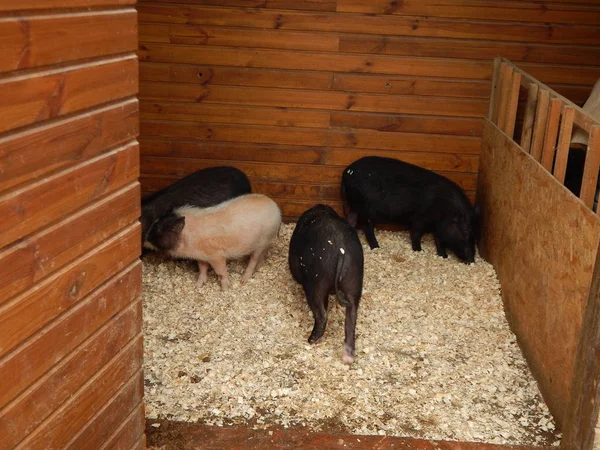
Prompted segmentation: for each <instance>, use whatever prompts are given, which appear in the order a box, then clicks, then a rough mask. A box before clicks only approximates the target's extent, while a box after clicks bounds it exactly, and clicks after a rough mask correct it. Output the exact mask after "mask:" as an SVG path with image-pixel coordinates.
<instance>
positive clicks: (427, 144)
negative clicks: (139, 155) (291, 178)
mask: <svg viewBox="0 0 600 450" xmlns="http://www.w3.org/2000/svg"><path fill="white" fill-rule="evenodd" d="M141 127H142V135H144V136H146V137H147V138H151V137H162V136H169V138H170V139H171V140H183V141H186V140H189V139H195V140H207V141H212V140H214V141H221V142H238V143H241V142H243V143H246V142H248V143H254V144H278V145H290V146H292V145H297V144H302V145H303V146H307V145H308V146H317V147H346V148H363V149H374V150H375V149H377V150H394V151H422V152H441V153H463V154H478V153H479V147H480V143H479V139H478V138H475V137H463V136H444V135H426V134H416V133H390V132H382V131H372V130H343V131H339V130H336V129H331V130H322V129H319V128H310V129H308V128H292V127H259V126H250V125H237V126H235V125H227V124H210V125H209V124H202V123H193V122H158V121H144V122H142V123H141Z"/></svg>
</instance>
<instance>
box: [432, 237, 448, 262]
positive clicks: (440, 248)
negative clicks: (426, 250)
mask: <svg viewBox="0 0 600 450" xmlns="http://www.w3.org/2000/svg"><path fill="white" fill-rule="evenodd" d="M433 239H434V240H435V249H436V251H437V254H438V256H441V257H442V258H447V257H448V253H447V252H446V247H445V246H444V243H443V242H442V240H441V239H440V238H439V236H438V235H437V234H436V233H433Z"/></svg>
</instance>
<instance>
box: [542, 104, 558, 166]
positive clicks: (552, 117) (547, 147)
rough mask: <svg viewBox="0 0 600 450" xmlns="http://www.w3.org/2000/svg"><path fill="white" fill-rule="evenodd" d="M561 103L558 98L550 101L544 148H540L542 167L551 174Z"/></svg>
mask: <svg viewBox="0 0 600 450" xmlns="http://www.w3.org/2000/svg"><path fill="white" fill-rule="evenodd" d="M561 107H562V101H560V100H559V99H558V98H553V99H552V100H550V110H549V113H548V122H547V124H546V136H545V137H544V146H543V148H542V166H544V168H545V169H546V170H547V171H548V172H552V166H553V165H554V153H555V152H556V136H557V134H558V122H559V121H560V109H561Z"/></svg>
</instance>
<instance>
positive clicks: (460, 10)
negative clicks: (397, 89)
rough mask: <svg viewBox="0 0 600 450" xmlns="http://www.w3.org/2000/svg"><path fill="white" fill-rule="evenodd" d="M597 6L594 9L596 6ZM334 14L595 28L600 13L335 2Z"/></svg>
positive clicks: (490, 3)
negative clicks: (384, 15) (425, 17)
mask: <svg viewBox="0 0 600 450" xmlns="http://www.w3.org/2000/svg"><path fill="white" fill-rule="evenodd" d="M596 6H597V5H596ZM337 11H339V12H346V13H348V12H353V13H363V14H398V15H402V16H428V17H447V18H453V19H479V20H494V21H495V20H498V21H506V22H541V23H571V24H575V25H579V24H587V25H597V24H599V23H600V9H599V8H597V7H590V6H583V5H579V4H578V5H564V4H556V3H551V2H545V3H544V4H535V3H530V2H527V1H514V0H513V1H506V0H483V1H482V0H478V1H477V2H472V1H469V0H402V1H401V2H395V3H394V2H391V1H390V0H371V1H368V2H365V1H364V0H338V1H337Z"/></svg>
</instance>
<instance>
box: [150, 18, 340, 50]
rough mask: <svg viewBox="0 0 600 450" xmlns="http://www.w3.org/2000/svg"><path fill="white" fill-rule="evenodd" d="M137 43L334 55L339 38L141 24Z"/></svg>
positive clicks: (253, 30)
mask: <svg viewBox="0 0 600 450" xmlns="http://www.w3.org/2000/svg"><path fill="white" fill-rule="evenodd" d="M139 39H140V42H141V43H142V44H145V43H148V42H162V43H168V44H186V45H213V46H224V47H257V48H279V49H288V50H311V51H316V52H335V51H337V50H338V47H339V38H338V37H337V36H335V35H333V34H323V33H301V32H294V31H282V30H258V29H257V30H255V29H242V28H226V27H199V26H194V25H165V24H155V23H141V24H140V36H139Z"/></svg>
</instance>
